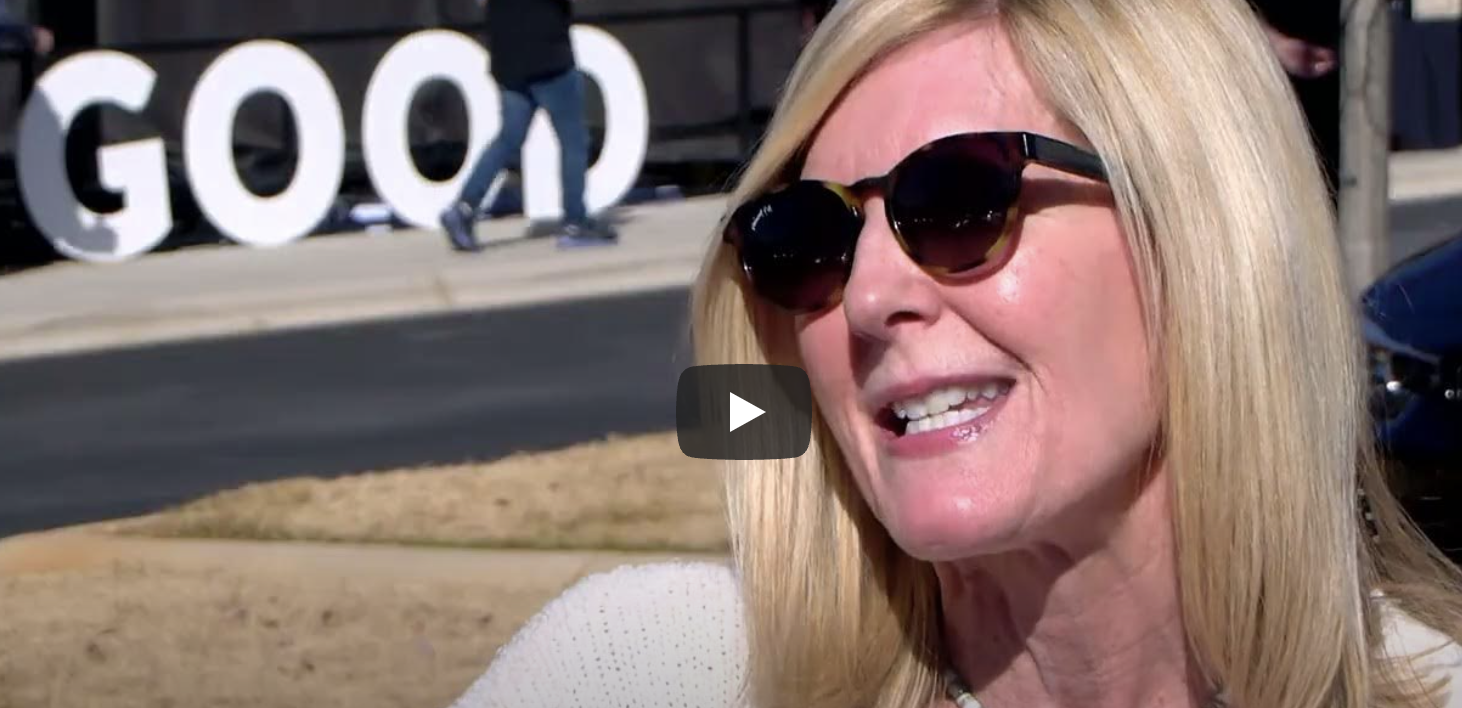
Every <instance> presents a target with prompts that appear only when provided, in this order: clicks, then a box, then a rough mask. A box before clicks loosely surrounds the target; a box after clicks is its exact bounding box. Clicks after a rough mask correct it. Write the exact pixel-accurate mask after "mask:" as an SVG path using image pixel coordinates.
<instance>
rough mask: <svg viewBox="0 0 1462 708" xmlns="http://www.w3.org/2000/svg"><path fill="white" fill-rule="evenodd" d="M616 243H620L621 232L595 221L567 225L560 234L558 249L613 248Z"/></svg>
mask: <svg viewBox="0 0 1462 708" xmlns="http://www.w3.org/2000/svg"><path fill="white" fill-rule="evenodd" d="M616 243H619V232H618V231H615V230H614V227H613V226H610V225H609V224H606V223H603V222H598V221H593V220H587V219H586V220H584V221H578V222H569V223H566V224H564V225H563V229H561V230H560V231H559V232H558V247H559V248H563V249H571V248H594V247H596V246H613V245H614V244H616Z"/></svg>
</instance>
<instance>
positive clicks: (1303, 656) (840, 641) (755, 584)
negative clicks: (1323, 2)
mask: <svg viewBox="0 0 1462 708" xmlns="http://www.w3.org/2000/svg"><path fill="white" fill-rule="evenodd" d="M987 15H993V17H994V19H995V20H996V21H998V22H999V23H1000V24H1001V26H1002V27H1003V28H1004V30H1005V31H1006V32H1008V33H1009V35H1010V37H1011V41H1012V44H1013V45H1014V46H1015V47H1016V48H1017V51H1018V52H1019V53H1020V56H1021V59H1022V60H1023V62H1024V63H1025V66H1026V67H1027V68H1028V70H1029V71H1030V72H1031V74H1032V77H1033V79H1034V80H1035V82H1036V84H1037V85H1038V87H1039V88H1040V89H1042V90H1043V93H1044V96H1045V98H1046V100H1047V101H1048V103H1049V104H1050V106H1051V108H1052V109H1053V110H1054V111H1055V112H1056V113H1057V114H1058V115H1059V116H1061V117H1063V118H1064V119H1066V120H1068V121H1069V122H1070V123H1071V124H1073V125H1074V126H1076V128H1077V129H1079V130H1080V131H1081V132H1082V134H1083V135H1084V136H1085V137H1086V139H1087V140H1088V141H1089V142H1090V143H1091V145H1092V146H1093V147H1094V148H1095V150H1096V151H1097V152H1098V153H1099V154H1100V155H1101V156H1102V157H1103V159H1104V160H1105V162H1106V164H1107V166H1108V169H1109V172H1110V182H1111V187H1112V191H1113V193H1114V196H1115V200H1116V204H1117V205H1118V211H1119V213H1120V216H1121V219H1122V223H1123V226H1124V229H1125V232H1126V235H1127V238H1128V240H1129V243H1130V248H1131V252H1132V256H1133V262H1134V263H1135V266H1136V271H1137V272H1136V275H1137V278H1138V281H1139V282H1140V284H1141V288H1142V293H1143V301H1144V307H1145V315H1146V317H1147V318H1148V322H1149V328H1148V331H1149V332H1150V333H1152V335H1151V338H1152V341H1151V342H1149V343H1147V345H1148V346H1149V348H1150V351H1151V352H1152V353H1153V361H1155V362H1156V364H1155V367H1156V370H1155V371H1154V372H1153V375H1154V377H1155V380H1156V382H1157V384H1158V386H1159V387H1160V390H1161V391H1162V392H1163V396H1164V398H1163V400H1164V401H1165V409H1164V415H1163V420H1162V426H1161V432H1160V440H1159V441H1158V445H1159V450H1160V452H1161V454H1162V455H1163V457H1164V460H1165V462H1166V467H1167V469H1168V470H1169V472H1170V474H1169V478H1170V480H1171V481H1170V483H1171V495H1172V502H1173V504H1172V506H1173V509H1174V511H1173V520H1172V523H1173V528H1174V534H1175V538H1176V544H1177V548H1176V551H1177V558H1178V568H1179V577H1178V583H1179V588H1180V593H1181V601H1182V610H1183V621H1184V626H1185V628H1186V631H1187V634H1188V638H1189V641H1190V644H1191V648H1192V651H1193V652H1194V655H1195V657H1197V659H1198V661H1199V662H1200V664H1201V665H1202V667H1203V669H1204V670H1205V671H1206V672H1207V673H1208V675H1209V678H1210V679H1211V680H1213V681H1214V682H1216V683H1218V684H1219V685H1222V686H1223V687H1224V689H1225V691H1226V694H1227V697H1228V699H1229V700H1230V704H1231V705H1235V706H1240V707H1248V708H1265V707H1276V708H1310V707H1314V708H1321V707H1323V708H1360V707H1361V706H1377V705H1379V706H1404V705H1415V704H1417V703H1416V702H1417V701H1418V700H1421V693H1422V691H1419V690H1418V687H1419V682H1418V681H1417V680H1416V679H1415V678H1414V677H1412V676H1408V675H1407V673H1408V672H1405V671H1402V670H1401V668H1400V665H1399V664H1393V662H1388V661H1385V660H1384V657H1383V655H1382V648H1381V645H1380V628H1379V627H1380V623H1379V621H1378V619H1377V617H1378V614H1377V611H1376V609H1375V608H1374V603H1372V602H1371V601H1369V600H1368V598H1369V597H1370V592H1371V591H1372V590H1373V589H1382V590H1384V591H1385V592H1386V593H1387V594H1388V597H1389V598H1390V600H1392V601H1394V602H1395V603H1397V604H1398V605H1399V606H1400V607H1401V608H1402V609H1404V610H1405V611H1407V612H1408V613H1410V614H1411V615H1412V616H1413V617H1415V618H1417V619H1419V620H1421V621H1422V622H1424V623H1426V624H1428V625H1430V626H1432V627H1434V628H1436V629H1438V630H1440V631H1441V632H1443V633H1444V634H1447V635H1449V636H1451V637H1454V638H1455V637H1458V636H1462V601H1459V597H1462V593H1459V590H1458V588H1459V587H1462V584H1459V582H1458V576H1457V573H1456V571H1455V569H1453V568H1452V567H1451V566H1450V565H1449V564H1448V563H1447V562H1446V561H1445V560H1444V559H1443V558H1442V557H1441V556H1440V554H1439V553H1438V552H1437V551H1436V550H1435V548H1434V547H1432V546H1431V545H1430V544H1429V543H1427V542H1426V541H1425V539H1424V537H1422V536H1421V535H1420V534H1419V533H1418V532H1417V531H1416V530H1415V529H1414V528H1413V527H1412V526H1411V525H1410V524H1409V523H1408V522H1407V520H1406V519H1405V518H1404V515H1403V514H1402V513H1401V512H1400V510H1399V506H1398V505H1397V503H1396V501H1395V499H1394V498H1393V497H1392V496H1391V495H1390V494H1389V493H1388V492H1387V490H1386V485H1385V482H1384V479H1383V478H1382V475H1381V472H1380V471H1379V468H1378V466H1377V464H1376V463H1375V461H1374V460H1373V456H1372V453H1371V452H1370V451H1371V445H1370V440H1369V432H1368V431H1369V429H1368V427H1367V425H1368V424H1367V420H1366V418H1365V411H1364V407H1363V396H1364V390H1363V372H1362V366H1361V364H1362V351H1361V347H1360V345H1359V339H1358V337H1357V334H1356V328H1355V325H1354V321H1353V318H1354V313H1353V308H1352V306H1351V304H1350V302H1351V301H1350V295H1349V292H1350V291H1349V289H1348V288H1347V284H1346V283H1345V282H1344V280H1343V277H1342V275H1341V273H1342V270H1341V264H1340V255H1339V253H1340V252H1339V248H1338V245H1337V243H1336V240H1335V234H1334V227H1333V217H1332V213H1331V209H1330V203H1329V200H1328V197H1327V195H1326V193H1325V190H1324V187H1323V180H1322V177H1321V173H1320V170H1319V168H1318V166H1317V161H1316V158H1315V155H1314V152H1313V150H1312V148H1311V147H1310V144H1311V143H1310V137H1309V133H1308V131H1307V129H1306V127H1305V124H1304V121H1303V118H1302V117H1301V115H1300V112H1299V110H1298V107H1297V105H1296V103H1295V101H1294V99H1293V97H1292V95H1291V94H1290V91H1289V88H1288V84H1287V82H1286V79H1285V77H1284V75H1283V73H1282V71H1281V70H1280V68H1279V67H1278V65H1277V63H1276V62H1275V61H1274V60H1273V59H1272V58H1271V57H1270V56H1269V54H1268V52H1269V47H1268V45H1267V43H1266V40H1265V38H1264V36H1263V34H1262V31H1261V29H1260V27H1259V25H1258V23H1257V22H1256V20H1255V18H1254V16H1253V14H1252V12H1251V11H1250V10H1249V9H1248V8H1247V7H1246V6H1245V5H1244V4H1243V2H1242V0H1003V1H1000V2H989V1H987V0H844V2H842V3H840V5H839V7H838V8H837V9H835V10H834V11H833V13H832V14H831V15H830V16H829V17H828V19H827V21H826V23H825V24H824V25H823V27H822V28H820V29H819V31H818V32H817V33H816V35H815V36H814V37H813V39H812V40H811V42H810V44H809V46H808V47H807V49H806V50H805V52H804V54H803V57H802V58H801V60H800V61H799V63H798V65H797V67H796V69H795V71H794V72H793V75H792V77H791V78H790V80H789V82H788V84H787V86H786V88H785V95H784V98H783V100H782V102H781V105H780V106H779V108H778V111H777V113H776V116H775V118H774V119H773V122H772V125H771V126H770V128H769V130H768V132H767V134H766V136H765V138H764V140H763V143H762V144H761V146H760V148H759V150H758V152H757V154H756V157H755V158H754V159H753V160H752V161H751V163H750V164H749V165H748V166H747V167H746V169H745V171H744V173H743V175H742V177H741V179H740V182H739V184H738V186H737V188H736V190H735V193H734V194H733V195H732V198H731V203H732V205H733V207H734V205H736V204H739V203H741V202H742V201H744V200H745V199H747V198H748V197H749V196H750V195H754V194H757V193H759V192H761V191H764V190H766V189H767V188H769V187H770V186H771V185H773V184H774V183H776V182H778V181H780V180H782V179H785V178H786V177H788V176H789V175H792V174H795V172H796V171H797V169H798V168H799V167H800V160H801V158H802V155H803V153H804V151H805V148H806V146H807V145H808V143H809V142H810V140H811V138H812V136H813V135H814V134H815V132H816V131H817V128H818V126H819V123H820V121H821V120H822V118H823V116H824V115H825V114H826V113H827V112H828V111H829V109H830V108H831V107H832V106H833V105H834V103H835V102H836V101H837V100H838V98H839V97H840V96H841V95H842V94H843V93H844V92H845V91H846V90H847V89H848V87H849V86H850V85H852V84H853V83H854V82H855V81H857V79H858V78H859V77H860V76H861V75H863V74H864V73H866V72H867V71H868V70H869V69H870V67H872V66H873V65H875V64H876V63H877V62H878V61H879V60H880V59H881V58H882V57H884V56H887V55H888V54H889V53H890V52H892V51H894V50H897V49H899V48H901V47H903V46H906V45H907V44H909V43H910V42H912V41H914V40H916V39H918V38H919V37H921V36H923V35H925V34H927V33H929V32H931V31H933V30H936V29H939V28H942V27H947V26H950V25H952V24H955V23H959V22H963V21H968V20H971V19H973V18H975V17H978V16H987ZM737 272H738V268H737V265H736V263H735V257H734V254H733V253H731V252H730V250H729V249H728V248H725V247H723V246H721V245H720V244H719V242H717V243H716V245H714V246H713V247H712V248H711V250H710V253H709V254H708V256H707V260H706V263H705V267H704V269H703V272H702V276H701V278H700V280H699V282H698V283H697V285H696V288H695V291H694V295H693V297H694V307H693V319H694V338H695V345H696V351H697V356H698V359H699V362H700V363H703V364H717V363H791V364H798V363H800V362H799V360H798V355H797V352H796V348H795V346H793V345H792V339H791V334H792V329H791V326H792V323H791V320H790V319H789V318H787V317H785V316H783V315H781V314H780V313H778V312H776V311H774V310H772V309H770V308H768V307H767V306H765V305H763V304H761V303H759V302H758V301H757V300H756V299H755V298H754V297H751V296H750V294H749V293H743V291H742V290H741V289H740V287H739V284H740V281H739V279H738V277H737ZM1361 488H1364V490H1365V491H1366V492H1367V493H1368V495H1369V499H1370V500H1371V502H1372V504H1373V506H1374V508H1375V510H1376V514H1377V517H1378V523H1379V525H1380V537H1379V539H1372V538H1371V537H1370V534H1369V533H1367V532H1365V531H1364V526H1363V525H1362V524H1361V523H1360V519H1359V516H1358V514H1357V512H1356V495H1357V492H1358V491H1359V489H1361ZM727 493H728V508H729V522H730V526H731V533H732V544H733V550H734V554H735V558H736V562H737V564H738V569H739V571H740V574H741V579H742V583H743V590H744V595H745V600H746V608H747V624H748V629H749V640H750V646H751V657H750V658H751V671H750V676H751V682H752V683H751V685H750V689H751V693H750V698H751V699H752V700H753V701H754V703H755V705H757V706H759V708H779V707H780V706H798V707H803V706H806V707H817V706H827V707H828V708H832V707H833V706H837V707H838V708H846V707H848V706H858V707H867V708H895V707H899V708H905V707H907V706H916V705H923V704H926V703H927V702H928V701H930V700H932V699H933V698H934V697H935V696H936V694H937V691H938V687H939V684H938V681H937V667H938V666H939V664H940V661H941V648H940V646H939V642H938V626H937V624H938V616H939V610H938V602H939V599H938V589H937V586H936V585H935V583H934V581H933V576H932V571H931V569H930V568H929V567H928V566H927V565H926V564H924V563H921V562H918V561H915V560H914V559H912V558H910V557H909V556H907V555H905V554H904V553H902V552H901V551H900V550H899V549H898V548H897V547H896V546H895V545H894V544H893V543H892V541H891V540H890V538H889V537H888V535H887V533H886V532H885V531H884V529H883V528H882V527H881V526H880V525H879V524H878V523H877V521H876V520H874V519H873V518H872V516H871V514H870V512H869V511H868V509H867V507H866V506H865V504H864V503H863V501H862V499H861V498H860V497H859V495H858V492H857V490H856V488H855V487H854V486H853V482H852V479H851V477H850V475H849V473H848V471H847V469H846V465H845V463H844V462H843V460H842V459H841V458H840V456H839V451H838V449H837V445H836V443H835V442H834V440H833V438H832V436H831V435H830V434H829V432H828V431H827V429H826V428H825V426H824V425H823V424H822V423H821V422H820V421H818V422H817V424H816V425H815V426H814V435H813V443H812V446H811V448H810V449H809V451H808V453H807V454H806V455H804V456H803V457H802V458H800V459H797V460H787V461H780V462H752V463H731V467H730V469H729V470H728V475H727ZM1427 688H1435V687H1434V686H1428V687H1427ZM1458 688H1459V690H1462V687H1458Z"/></svg>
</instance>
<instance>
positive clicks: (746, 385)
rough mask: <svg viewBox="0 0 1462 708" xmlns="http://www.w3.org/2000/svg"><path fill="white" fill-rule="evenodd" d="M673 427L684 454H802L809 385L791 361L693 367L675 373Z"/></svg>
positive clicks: (808, 435)
mask: <svg viewBox="0 0 1462 708" xmlns="http://www.w3.org/2000/svg"><path fill="white" fill-rule="evenodd" d="M675 429H676V432H677V434H678V436H679V438H680V449H681V451H682V452H684V453H685V454H686V456H688V457H695V458H700V459H707V460H780V459H788V458H793V457H801V456H802V455H803V453H805V452H807V446H808V444H809V443H810V442H811V440H812V384H811V382H809V381H808V379H807V372H805V371H803V370H801V369H799V368H797V367H794V366H752V365H737V366H696V367H692V368H690V369H686V370H685V373H683V374H681V375H680V386H679V388H678V389H677V391H676V397H675Z"/></svg>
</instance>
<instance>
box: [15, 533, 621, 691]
mask: <svg viewBox="0 0 1462 708" xmlns="http://www.w3.org/2000/svg"><path fill="white" fill-rule="evenodd" d="M621 562H633V561H632V560H627V559H625V558H623V557H615V556H608V557H604V558H600V559H596V560H595V561H594V563H593V564H591V565H586V566H585V567H584V572H595V571H597V570H603V569H606V568H608V567H612V566H613V565H616V564H618V563H621ZM526 570H528V571H530V572H529V573H527V575H528V576H530V577H527V578H524V579H521V581H519V579H517V578H515V581H514V582H499V581H494V580H492V579H488V578H482V577H475V578H474V577H464V578H462V579H456V580H452V579H444V578H442V577H441V576H440V575H438V576H435V577H431V578H427V579H421V578H404V579H403V578H393V577H390V576H389V575H386V574H379V573H331V572H321V573H271V572H260V571H258V570H253V571H251V572H239V571H237V570H234V569H229V570H222V569H207V568H191V567H179V566H173V565H169V564H166V563H158V562H143V561H128V562H121V563H116V564H113V565H110V566H107V567H101V568H92V569H88V570H79V571H70V572H62V573H39V574H28V575H20V576H14V577H3V576H0V608H4V609H3V614H4V622H0V708H94V707H98V706H105V708H241V707H243V706H248V707H249V708H303V707H304V706H310V707H312V708H314V707H318V708H337V707H338V708H445V707H446V706H448V705H450V704H451V702H452V701H453V700H455V699H456V698H457V697H458V696H460V695H461V694H462V693H463V692H464V691H465V690H466V689H467V687H468V686H469V685H471V683H472V681H473V680H474V679H476V678H477V677H478V676H479V675H480V674H481V673H482V671H483V670H484V669H485V668H486V667H487V665H488V662H489V660H490V659H491V657H492V656H493V653H494V652H495V651H496V650H497V648H498V647H499V646H500V645H501V644H502V643H503V642H505V641H506V640H507V639H508V638H509V637H510V636H512V634H513V632H515V631H516V630H517V629H518V627H519V626H521V625H522V624H523V622H525V621H526V620H527V619H528V618H529V617H530V616H532V615H533V613H535V612H537V611H538V609H539V608H540V607H542V605H543V604H544V603H545V602H546V601H548V600H549V599H551V598H552V597H553V596H554V595H556V594H557V593H558V592H560V591H561V590H562V589H563V585H562V583H563V582H565V581H566V580H569V581H571V580H572V579H571V578H570V579H565V578H562V577H558V578H556V579H553V580H547V579H545V580H544V581H543V582H537V583H535V582H532V581H533V580H534V579H533V578H532V577H531V576H532V575H533V574H532V573H531V570H532V569H531V568H529V569H526ZM464 575H469V574H464Z"/></svg>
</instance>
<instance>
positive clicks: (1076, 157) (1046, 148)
mask: <svg viewBox="0 0 1462 708" xmlns="http://www.w3.org/2000/svg"><path fill="white" fill-rule="evenodd" d="M1021 137H1022V138H1023V139H1024V145H1023V147H1024V150H1025V156H1026V158H1027V159H1029V160H1030V161H1032V162H1035V163H1038V164H1041V165H1045V166H1046V167H1050V168H1053V169H1057V170H1061V171H1063V172H1070V173H1072V174H1075V175H1080V176H1082V177H1086V178H1089V179H1094V180H1099V181H1102V182H1105V181H1106V180H1107V168H1106V165H1104V164H1102V158H1100V157H1097V156H1096V155H1094V154H1092V153H1091V152H1090V151H1087V150H1084V149H1082V148H1079V147H1076V146H1075V145H1072V144H1071V143H1066V142H1062V141H1060V140H1056V139H1054V138H1047V137H1045V136H1042V135H1035V134H1032V133H1024V134H1022V136H1021Z"/></svg>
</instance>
